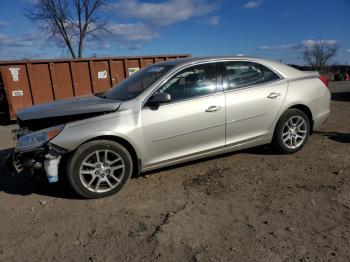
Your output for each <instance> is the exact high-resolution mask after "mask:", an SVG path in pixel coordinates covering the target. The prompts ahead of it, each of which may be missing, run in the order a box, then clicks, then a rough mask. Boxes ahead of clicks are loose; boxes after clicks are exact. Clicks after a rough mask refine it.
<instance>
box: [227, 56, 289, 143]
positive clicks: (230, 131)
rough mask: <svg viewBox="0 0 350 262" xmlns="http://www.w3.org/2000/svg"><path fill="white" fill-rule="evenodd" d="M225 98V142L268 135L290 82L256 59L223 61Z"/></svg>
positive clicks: (239, 141)
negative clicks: (253, 60) (251, 60)
mask: <svg viewBox="0 0 350 262" xmlns="http://www.w3.org/2000/svg"><path fill="white" fill-rule="evenodd" d="M223 67H224V85H225V90H226V91H225V100H226V121H227V125H226V145H228V146H230V145H234V144H239V143H241V142H249V141H251V140H255V139H259V138H261V137H262V136H264V135H266V134H267V132H268V131H269V128H270V126H271V124H272V123H273V121H274V119H275V118H276V116H277V114H278V112H279V110H280V109H281V107H282V104H283V101H284V98H285V96H286V93H287V87H288V82H287V80H285V79H283V78H282V77H281V76H279V75H278V74H277V73H276V72H274V71H273V70H271V69H269V68H268V67H266V66H264V65H261V64H259V63H254V62H246V61H232V62H226V63H224V64H223Z"/></svg>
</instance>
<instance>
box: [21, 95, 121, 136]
mask: <svg viewBox="0 0 350 262" xmlns="http://www.w3.org/2000/svg"><path fill="white" fill-rule="evenodd" d="M120 104H121V103H120V101H116V100H110V99H104V98H101V97H98V96H94V95H88V96H82V97H73V98H68V99H63V100H59V101H55V102H52V103H48V104H42V105H35V106H33V107H30V108H26V109H23V110H21V111H19V112H17V114H16V116H17V119H18V122H19V124H20V126H21V127H28V128H29V129H30V130H39V129H42V128H45V127H49V126H52V125H58V124H63V123H67V122H71V121H75V120H81V119H85V118H89V117H93V116H97V115H101V114H105V113H110V112H114V111H117V110H118V108H119V106H120Z"/></svg>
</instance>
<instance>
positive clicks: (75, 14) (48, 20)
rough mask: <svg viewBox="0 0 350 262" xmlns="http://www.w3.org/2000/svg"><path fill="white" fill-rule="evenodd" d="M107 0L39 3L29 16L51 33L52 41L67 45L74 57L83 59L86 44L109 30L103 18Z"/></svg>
mask: <svg viewBox="0 0 350 262" xmlns="http://www.w3.org/2000/svg"><path fill="white" fill-rule="evenodd" d="M105 6H106V0H36V1H35V2H34V4H33V6H32V8H31V9H29V10H26V14H25V15H26V16H27V17H28V18H29V19H30V20H31V21H34V22H38V23H39V24H40V26H42V27H44V28H45V29H46V30H47V31H48V40H49V41H50V40H54V41H56V43H58V44H61V46H65V47H66V48H67V49H68V51H69V53H70V54H71V56H72V57H73V58H76V57H82V54H83V49H84V41H86V40H87V39H88V38H98V34H99V33H100V32H101V31H108V30H107V22H106V21H105V20H104V19H103V18H102V17H100V16H99V13H100V11H102V9H103V8H104V7H105Z"/></svg>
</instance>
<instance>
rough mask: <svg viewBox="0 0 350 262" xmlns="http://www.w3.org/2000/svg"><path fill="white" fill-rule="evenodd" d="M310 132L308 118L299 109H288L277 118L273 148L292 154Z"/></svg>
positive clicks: (298, 148) (304, 141)
mask: <svg viewBox="0 0 350 262" xmlns="http://www.w3.org/2000/svg"><path fill="white" fill-rule="evenodd" d="M309 134H310V119H309V118H308V116H307V115H306V114H305V113H304V112H303V111H301V110H299V109H296V108H291V109H288V110H287V111H286V112H284V113H283V115H282V116H281V118H280V119H279V120H278V122H277V125H276V128H275V132H274V137H273V140H272V146H273V148H274V149H275V150H276V151H278V152H279V153H282V154H292V153H295V152H297V151H299V150H300V149H301V148H303V146H304V145H305V143H306V142H307V140H308V138H309Z"/></svg>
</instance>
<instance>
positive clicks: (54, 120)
mask: <svg viewBox="0 0 350 262" xmlns="http://www.w3.org/2000/svg"><path fill="white" fill-rule="evenodd" d="M329 113H330V92H329V90H328V88H327V86H326V85H325V83H324V82H323V81H321V80H320V79H319V74H318V73H317V72H302V71H299V70H297V69H295V68H292V67H290V66H287V65H284V64H281V63H278V62H275V61H270V60H265V59H259V58H253V57H209V58H187V59H180V60H173V61H167V62H163V63H160V64H155V65H151V66H149V67H147V68H144V69H142V70H141V71H139V72H137V73H135V74H133V75H132V76H130V77H129V78H127V79H126V80H124V81H123V82H121V83H119V84H118V85H116V86H115V87H113V88H112V89H110V90H109V91H107V92H105V93H100V94H96V95H95V96H87V97H80V98H79V97H78V98H72V99H66V100H62V101H57V102H54V103H51V104H45V105H37V106H34V107H32V108H28V109H25V110H22V111H20V112H19V113H18V114H17V118H18V123H19V125H20V130H19V132H18V134H19V138H18V143H17V147H16V149H15V152H14V154H13V156H12V159H13V162H14V166H15V167H16V169H17V170H18V171H20V170H22V169H23V167H27V168H31V169H33V170H45V171H46V175H47V176H48V178H49V181H51V182H52V181H57V178H58V176H57V175H58V170H59V166H60V165H59V163H60V162H61V163H62V165H64V166H63V167H64V168H65V169H66V170H67V176H68V180H69V182H70V184H71V186H72V187H73V188H74V189H75V191H76V192H77V193H79V194H80V195H81V196H83V197H86V198H98V197H104V196H108V195H111V194H114V193H116V192H117V191H119V190H120V189H121V188H122V187H123V185H124V184H125V183H126V181H127V180H128V179H129V178H130V177H131V175H132V173H136V174H139V173H141V172H144V171H149V170H153V169H157V168H161V167H165V166H170V165H174V164H178V163H182V162H187V161H190V160H195V159H199V158H203V157H208V156H213V155H217V154H221V153H225V152H231V151H235V150H240V149H244V148H249V147H255V146H259V145H263V144H270V143H271V144H272V146H273V147H274V148H275V149H276V151H278V152H281V153H294V152H296V151H298V150H300V149H301V148H302V147H303V146H304V145H305V143H306V141H307V140H308V137H309V135H310V134H312V131H313V130H314V129H316V128H318V127H320V126H321V125H322V124H323V123H324V122H325V121H326V120H327V118H328V116H329ZM62 159H67V161H61V160H62ZM62 165H61V166H60V167H62Z"/></svg>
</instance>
